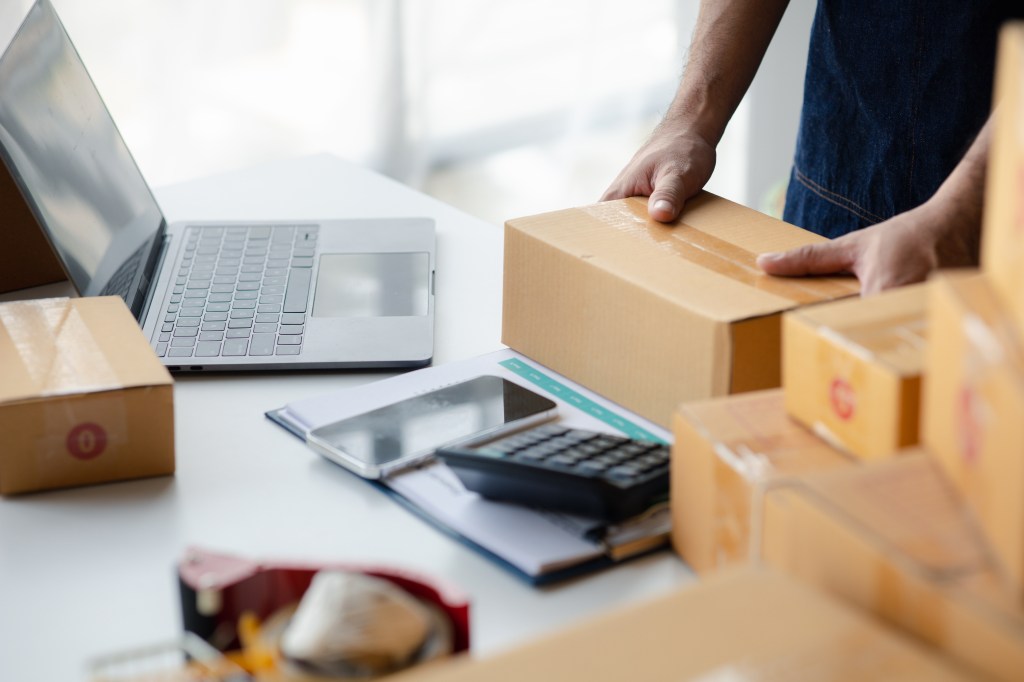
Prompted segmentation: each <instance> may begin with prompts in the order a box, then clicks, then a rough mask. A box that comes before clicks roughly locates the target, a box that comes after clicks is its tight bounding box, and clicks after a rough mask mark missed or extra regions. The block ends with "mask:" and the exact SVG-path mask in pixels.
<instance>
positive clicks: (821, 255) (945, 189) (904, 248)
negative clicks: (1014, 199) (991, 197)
mask: <svg viewBox="0 0 1024 682" xmlns="http://www.w3.org/2000/svg"><path fill="white" fill-rule="evenodd" d="M991 136H992V116H989V120H988V121H987V122H986V123H985V125H984V126H983V127H982V129H981V131H980V132H979V133H978V136H977V137H976V138H975V139H974V142H973V143H972V144H971V148H970V149H968V150H967V153H966V154H965V155H964V158H963V159H961V160H960V163H958V164H957V165H956V167H955V168H954V169H953V172H952V173H950V174H949V177H948V178H946V180H945V182H943V183H942V185H941V186H940V187H939V189H938V191H937V192H935V195H934V196H933V197H932V198H931V199H929V200H928V201H926V202H924V203H923V204H921V205H920V206H918V207H917V208H914V209H911V210H909V211H907V212H905V213H900V214H899V215H897V216H893V217H892V218H890V219H889V220H886V221H885V222H881V223H878V224H877V225H872V226H871V227H867V228H864V229H863V230H858V231H857V232H851V233H850V234H847V235H843V236H842V237H839V238H838V239H834V240H832V241H830V242H826V243H824V244H814V245H811V246H804V247H801V248H798V249H793V250H792V251H787V252H785V253H766V254H762V255H761V256H760V257H759V258H758V259H757V264H758V265H759V266H760V267H761V269H762V270H764V271H765V272H767V273H768V274H769V275H791V276H799V275H830V274H838V273H841V272H846V273H853V274H854V275H857V279H859V280H860V292H861V295H862V296H867V295H869V294H873V293H876V292H878V291H881V290H883V289H890V288H892V287H898V286H902V285H904V284H911V283H913V282H921V281H924V280H925V279H926V278H927V277H928V274H929V273H930V272H931V271H932V270H935V269H937V268H961V267H974V266H977V265H978V260H979V252H980V250H981V207H982V198H983V194H984V189H985V169H986V167H987V165H988V148H989V141H990V139H991Z"/></svg>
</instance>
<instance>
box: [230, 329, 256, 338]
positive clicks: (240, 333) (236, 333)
mask: <svg viewBox="0 0 1024 682" xmlns="http://www.w3.org/2000/svg"><path fill="white" fill-rule="evenodd" d="M251 333H252V330H251V329H248V328H246V329H229V330H228V331H227V338H229V339H247V338H249V334H251Z"/></svg>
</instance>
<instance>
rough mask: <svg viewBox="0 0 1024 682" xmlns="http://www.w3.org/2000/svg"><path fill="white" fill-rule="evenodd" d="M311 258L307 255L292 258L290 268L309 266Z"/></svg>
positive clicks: (311, 264) (311, 261) (311, 263)
mask: <svg viewBox="0 0 1024 682" xmlns="http://www.w3.org/2000/svg"><path fill="white" fill-rule="evenodd" d="M311 267H313V259H312V258H309V257H299V258H292V268H311Z"/></svg>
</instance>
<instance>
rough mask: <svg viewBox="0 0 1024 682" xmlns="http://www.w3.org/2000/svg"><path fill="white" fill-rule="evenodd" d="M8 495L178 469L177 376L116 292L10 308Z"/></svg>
mask: <svg viewBox="0 0 1024 682" xmlns="http://www.w3.org/2000/svg"><path fill="white" fill-rule="evenodd" d="M0 367H2V368H3V372H2V373H0V433H2V434H3V435H4V436H3V437H4V445H3V450H2V452H0V493H3V494H5V495H6V494H10V493H23V492H29V491H33V490H44V489H47V488H61V487H66V486H73V485H84V484H88V483H100V482H105V481H116V480H122V479H127V478H141V477H144V476H157V475H161V474H171V473H173V472H174V400H173V398H174V396H173V386H172V383H171V377H170V374H168V372H167V370H166V369H165V368H164V366H163V365H161V364H160V361H159V360H158V359H157V358H156V355H155V354H154V353H153V350H152V348H150V346H149V343H147V342H146V339H145V337H144V336H143V334H142V331H141V330H140V329H139V326H138V324H137V323H136V322H135V318H133V317H132V314H131V313H130V312H129V311H128V308H127V306H125V304H124V302H123V301H122V300H121V299H120V298H118V297H116V296H105V297H99V298H76V299H66V298H60V299H45V300H36V301H19V302H15V303H3V304H0Z"/></svg>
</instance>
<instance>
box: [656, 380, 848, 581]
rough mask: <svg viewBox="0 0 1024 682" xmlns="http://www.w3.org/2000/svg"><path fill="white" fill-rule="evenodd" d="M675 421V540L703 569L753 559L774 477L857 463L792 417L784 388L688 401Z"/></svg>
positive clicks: (688, 560)
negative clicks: (757, 521) (756, 517)
mask: <svg viewBox="0 0 1024 682" xmlns="http://www.w3.org/2000/svg"><path fill="white" fill-rule="evenodd" d="M673 426H674V428H673V432H674V442H673V445H672V466H671V505H672V544H673V547H674V549H675V551H676V552H678V553H679V555H680V556H681V557H682V558H683V560H684V561H686V563H687V564H689V565H690V567H691V568H693V569H694V570H695V571H697V572H699V573H706V572H710V571H713V570H716V569H720V568H722V567H724V566H728V565H731V564H737V563H743V562H745V561H747V560H748V558H749V555H750V543H751V528H750V518H751V512H752V510H753V509H754V508H756V507H758V506H759V504H760V496H761V494H762V493H763V490H764V487H765V486H766V485H768V484H769V483H770V482H771V481H773V480H776V479H779V478H785V477H786V476H799V475H802V474H806V473H810V472H813V471H826V470H830V469H836V468H845V467H852V466H856V460H854V459H852V458H850V457H848V456H847V455H845V454H843V453H841V452H839V451H838V450H835V449H834V448H832V447H830V446H829V445H828V444H826V443H824V442H823V441H821V440H820V439H818V438H816V437H815V436H814V434H812V433H811V432H810V431H808V430H807V429H806V428H804V427H803V426H801V425H800V424H798V423H797V422H795V421H793V420H792V419H790V418H789V416H788V415H787V414H786V411H785V407H784V405H783V397H782V389H771V390H767V391H754V392H752V393H744V394H741V395H735V396H727V397H725V398H713V399H711V400H706V401H697V402H691V403H686V404H684V405H682V406H681V407H680V408H679V410H678V411H677V412H676V415H675V420H674V424H673Z"/></svg>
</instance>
